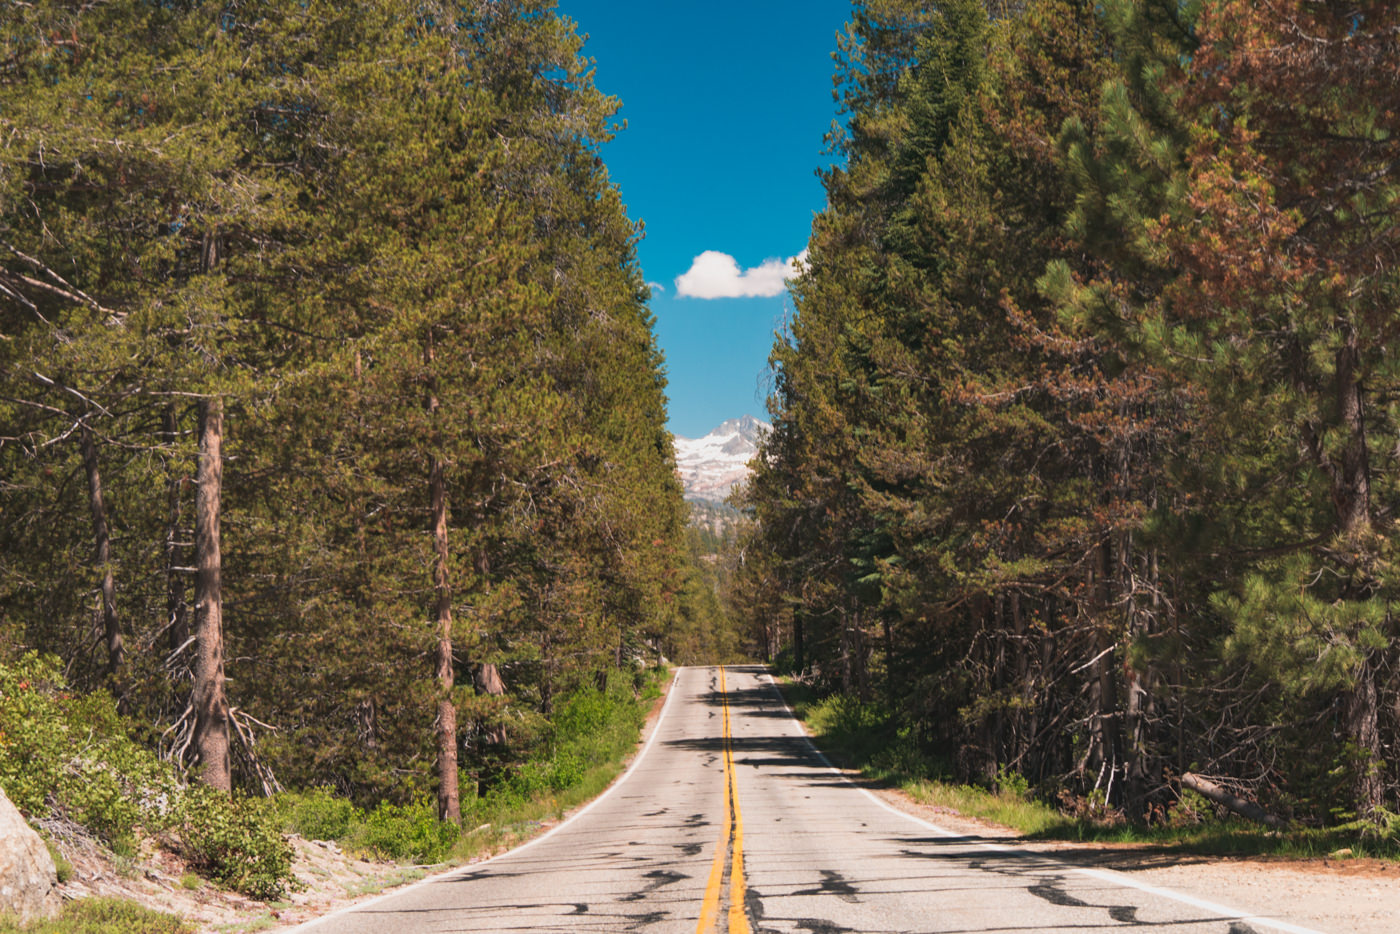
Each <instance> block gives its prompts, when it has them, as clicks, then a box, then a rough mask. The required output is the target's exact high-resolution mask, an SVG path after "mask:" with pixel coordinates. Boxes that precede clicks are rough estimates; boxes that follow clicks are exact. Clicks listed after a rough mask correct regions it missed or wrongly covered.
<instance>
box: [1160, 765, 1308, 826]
mask: <svg viewBox="0 0 1400 934" xmlns="http://www.w3.org/2000/svg"><path fill="white" fill-rule="evenodd" d="M1181 787H1183V788H1190V789H1191V790H1192V791H1195V792H1199V793H1200V794H1201V795H1202V796H1204V797H1206V798H1209V799H1210V800H1211V801H1214V802H1215V803H1216V804H1218V805H1220V806H1222V807H1226V808H1229V809H1230V810H1231V811H1234V812H1235V813H1236V814H1238V815H1240V816H1241V817H1244V818H1247V819H1249V820H1252V821H1257V822H1258V823H1261V824H1265V825H1267V826H1269V827H1275V828H1278V827H1285V826H1287V824H1288V822H1287V821H1285V820H1284V819H1283V818H1281V817H1278V816H1276V815H1273V814H1270V813H1269V812H1268V811H1266V810H1264V809H1263V808H1262V807H1260V806H1259V805H1257V804H1255V803H1254V802H1253V801H1248V800H1246V799H1244V798H1241V797H1239V796H1238V795H1232V794H1230V792H1228V791H1226V790H1225V789H1224V788H1221V787H1220V786H1219V785H1217V784H1215V782H1212V781H1210V780H1208V779H1204V778H1202V777H1201V776H1199V775H1196V774H1194V773H1192V772H1187V773H1186V774H1185V775H1183V776H1181Z"/></svg>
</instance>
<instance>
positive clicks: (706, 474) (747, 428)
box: [675, 415, 770, 502]
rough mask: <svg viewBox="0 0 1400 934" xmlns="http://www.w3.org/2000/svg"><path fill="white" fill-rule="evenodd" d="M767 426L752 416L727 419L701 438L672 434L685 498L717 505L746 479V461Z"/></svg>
mask: <svg viewBox="0 0 1400 934" xmlns="http://www.w3.org/2000/svg"><path fill="white" fill-rule="evenodd" d="M769 430H770V426H769V425H768V423H767V422H763V421H760V420H759V419H757V418H754V417H753V416H752V415H745V416H744V417H742V418H731V419H729V420H728V421H726V422H724V423H723V424H721V425H720V426H719V427H718V428H716V429H714V430H713V431H711V432H710V433H709V434H707V435H705V437H703V438H684V437H682V436H680V435H676V436H675V437H676V467H677V469H678V470H679V472H680V476H681V483H682V484H684V486H685V495H686V498H687V499H704V500H710V501H712V502H721V501H722V500H723V499H724V498H725V497H726V496H728V495H729V494H730V492H731V491H732V490H733V489H734V487H736V486H738V485H739V484H740V483H742V482H743V481H745V480H747V479H748V478H749V461H750V460H752V459H753V456H754V455H755V454H757V453H758V442H759V440H760V439H761V438H762V437H763V436H764V435H765V434H767V433H768V431H769Z"/></svg>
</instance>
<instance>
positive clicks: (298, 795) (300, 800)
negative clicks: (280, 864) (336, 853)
mask: <svg viewBox="0 0 1400 934" xmlns="http://www.w3.org/2000/svg"><path fill="white" fill-rule="evenodd" d="M277 809H278V813H279V815H280V816H281V824H282V829H283V830H285V831H288V832H289V833H296V834H301V836H303V837H305V838H306V839H308V840H342V839H344V838H345V837H347V836H349V835H350V832H351V831H352V830H353V829H354V828H355V827H356V826H357V825H359V824H360V823H361V822H363V821H364V819H365V815H364V812H363V811H361V810H360V809H359V808H357V807H355V804H354V802H352V801H350V800H349V799H347V798H341V797H337V795H336V793H335V792H334V791H332V790H331V789H329V788H325V787H321V788H313V789H311V790H310V791H303V792H295V791H289V792H284V793H283V794H280V795H278V796H277Z"/></svg>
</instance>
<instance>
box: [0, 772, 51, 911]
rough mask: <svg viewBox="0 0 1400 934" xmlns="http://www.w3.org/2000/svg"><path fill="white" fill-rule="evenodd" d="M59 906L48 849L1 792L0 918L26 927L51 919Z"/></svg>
mask: <svg viewBox="0 0 1400 934" xmlns="http://www.w3.org/2000/svg"><path fill="white" fill-rule="evenodd" d="M59 905H60V899H59V895H58V872H57V870H55V869H54V865H53V857H52V856H50V855H49V850H48V847H46V846H44V841H43V840H41V839H40V838H39V835H38V834H37V833H35V832H34V828H33V827H30V826H29V824H28V823H27V822H26V821H25V819H24V816H23V815H22V814H20V812H19V810H18V809H17V808H16V807H15V806H14V805H13V804H11V803H10V799H9V798H7V797H5V791H4V789H0V915H10V916H14V917H16V918H18V919H19V920H20V922H22V923H28V922H30V921H37V920H40V919H47V918H52V917H53V916H54V915H56V914H58V909H59Z"/></svg>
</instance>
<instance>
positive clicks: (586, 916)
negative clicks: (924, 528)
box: [298, 667, 1315, 934]
mask: <svg viewBox="0 0 1400 934" xmlns="http://www.w3.org/2000/svg"><path fill="white" fill-rule="evenodd" d="M1134 928H1139V929H1148V930H1151V931H1153V932H1163V934H1177V932H1181V934H1187V932H1190V934H1206V932H1211V934H1256V932H1257V934H1266V932H1274V931H1285V932H1294V934H1315V932H1313V930H1312V929H1310V928H1305V927H1301V926H1299V925H1296V924H1289V923H1288V922H1287V921H1286V919H1283V918H1263V917H1258V916H1253V915H1250V914H1248V913H1246V912H1242V911H1238V910H1236V909H1232V908H1229V907H1227V906H1222V905H1218V904H1214V903H1212V902H1209V901H1206V900H1203V899H1197V898H1193V897H1192V896H1190V895H1189V893H1182V892H1169V891H1166V890H1162V889H1156V888H1153V887H1151V886H1146V885H1141V884H1139V883H1136V882H1134V881H1133V880H1132V879H1130V878H1129V877H1127V876H1123V875H1120V874H1117V873H1112V872H1105V871H1101V870H1094V869H1084V868H1079V867H1075V866H1072V865H1069V864H1066V863H1061V862H1058V861H1056V860H1054V859H1052V858H1049V857H1047V856H1045V855H1044V854H1036V853H1027V852H1024V851H1016V850H1013V849H1010V848H1007V847H1004V846H998V845H996V844H995V843H993V842H991V841H987V840H982V839H978V838H973V837H968V836H960V835H956V834H952V833H950V832H947V831H943V830H941V829H940V828H938V827H936V826H934V825H933V824H929V823H927V822H924V821H921V820H919V819H918V818H914V817H911V816H909V815H907V814H904V813H902V812H899V811H896V810H894V809H892V808H891V807H889V806H888V805H886V804H884V803H883V802H881V801H880V800H878V799H877V798H876V797H875V796H873V795H871V794H869V793H868V792H866V791H864V790H862V789H860V788H858V787H856V786H855V785H853V784H851V783H850V782H849V781H847V780H846V779H845V778H844V777H843V776H842V775H841V774H839V773H838V772H836V771H834V770H833V769H831V768H830V766H829V765H828V764H827V762H826V760H825V759H823V758H822V757H821V755H820V754H819V753H817V751H816V750H815V749H814V748H813V747H812V746H811V744H810V743H809V742H808V741H807V739H806V737H805V736H804V735H803V733H802V729H801V727H800V726H799V725H798V724H797V722H796V721H795V720H793V718H792V716H791V714H790V713H789V712H788V710H787V708H786V706H785V705H784V704H783V702H782V699H781V697H780V696H779V695H778V693H777V691H776V689H775V688H774V687H773V686H772V683H771V681H770V679H769V677H768V675H767V674H766V673H764V671H763V669H761V668H757V667H744V668H724V669H720V668H687V669H683V670H681V672H680V673H679V674H678V676H677V680H676V682H675V684H674V686H673V688H672V690H671V693H670V695H669V696H668V698H667V701H666V705H665V707H664V708H663V711H662V714H661V717H660V719H659V721H658V722H657V725H656V727H655V729H654V731H653V733H652V735H651V737H650V738H649V740H648V742H647V745H646V746H645V747H644V749H643V751H642V753H641V755H640V756H638V758H637V760H636V761H635V763H634V765H633V767H632V769H631V770H630V771H629V772H628V773H627V774H626V775H625V776H624V777H623V778H622V779H621V780H620V781H619V782H618V783H616V784H615V785H614V786H613V787H612V789H611V790H610V791H609V792H608V793H607V794H605V795H604V796H603V797H601V798H599V799H597V800H596V801H595V802H594V803H593V804H592V805H590V806H589V807H588V808H586V809H584V810H583V811H582V812H581V813H579V814H578V815H576V816H575V817H574V818H573V819H571V820H569V821H567V822H566V823H564V824H561V825H560V826H559V827H557V828H555V829H554V830H553V831H551V832H550V833H549V834H546V835H545V836H542V837H540V838H537V839H536V840H534V841H533V842H531V843H529V844H526V845H525V846H523V847H521V848H519V849H516V850H514V851H512V852H510V853H507V854H504V855H502V856H499V857H497V858H495V859H493V860H489V861H487V862H483V863H478V864H475V865H472V866H467V867H463V868H461V869H458V870H455V871H453V872H451V873H447V874H445V875H442V876H438V877H435V878H433V879H431V880H427V881H426V882H423V883H420V884H418V885H415V886H412V887H410V888H408V889H405V890H403V891H400V892H397V893H394V894H392V895H389V896H386V897H383V898H380V899H377V900H375V901H373V902H370V903H367V904H365V905H362V906H359V907H357V908H354V909H352V910H349V911H344V912H340V913H337V914H333V915H330V916H327V917H326V918H323V919H321V920H319V921H316V922H312V923H309V924H306V925H303V926H302V927H301V928H299V929H298V932H299V934H300V932H305V934H312V932H314V934H332V932H334V934H416V932H424V934H428V932H431V934H439V932H441V934H448V932H465V931H473V932H573V931H579V932H593V931H597V932H612V931H619V932H621V931H639V932H646V934H708V932H722V931H730V932H734V934H751V932H752V934H758V932H810V934H839V932H861V934H876V932H900V934H906V932H907V934H914V932H979V934H980V932H988V934H990V932H1038V931H1045V932H1052V931H1075V932H1083V931H1117V930H1124V931H1128V930H1132V929H1134Z"/></svg>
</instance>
